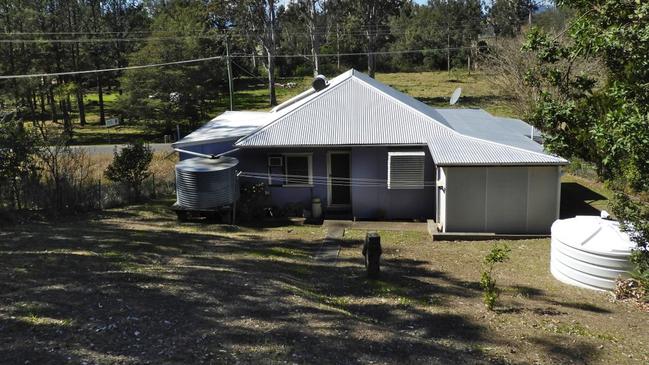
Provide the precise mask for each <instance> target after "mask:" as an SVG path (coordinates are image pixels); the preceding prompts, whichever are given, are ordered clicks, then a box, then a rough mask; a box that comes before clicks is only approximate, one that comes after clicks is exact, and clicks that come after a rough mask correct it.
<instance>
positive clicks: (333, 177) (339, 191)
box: [328, 152, 351, 207]
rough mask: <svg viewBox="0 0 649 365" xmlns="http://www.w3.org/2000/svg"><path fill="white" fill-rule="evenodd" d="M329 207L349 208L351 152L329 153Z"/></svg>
mask: <svg viewBox="0 0 649 365" xmlns="http://www.w3.org/2000/svg"><path fill="white" fill-rule="evenodd" d="M328 167H329V169H328V170H329V189H328V190H329V206H333V207H336V206H339V207H344V206H348V205H349V204H350V203H351V200H350V198H351V194H350V185H351V180H350V179H349V178H350V164H349V152H330V153H329V166H328Z"/></svg>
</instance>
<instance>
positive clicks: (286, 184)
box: [282, 152, 313, 188]
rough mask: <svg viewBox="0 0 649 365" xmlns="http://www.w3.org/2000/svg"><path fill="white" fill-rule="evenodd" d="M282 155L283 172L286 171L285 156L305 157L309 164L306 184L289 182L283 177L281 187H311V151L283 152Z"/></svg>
mask: <svg viewBox="0 0 649 365" xmlns="http://www.w3.org/2000/svg"><path fill="white" fill-rule="evenodd" d="M282 156H284V174H285V175H286V173H287V172H288V159H287V158H286V157H306V158H307V161H308V165H309V183H308V184H290V183H289V182H288V181H289V179H288V177H285V179H286V180H285V182H284V185H282V186H283V187H286V188H311V187H313V153H304V152H291V153H283V154H282Z"/></svg>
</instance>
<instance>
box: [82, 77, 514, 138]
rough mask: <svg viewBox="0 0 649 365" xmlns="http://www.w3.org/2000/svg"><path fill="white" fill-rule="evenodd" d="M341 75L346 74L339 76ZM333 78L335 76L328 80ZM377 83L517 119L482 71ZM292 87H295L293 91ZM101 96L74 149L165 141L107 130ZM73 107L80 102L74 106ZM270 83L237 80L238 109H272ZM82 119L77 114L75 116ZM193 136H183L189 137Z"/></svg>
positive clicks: (111, 100) (301, 82)
mask: <svg viewBox="0 0 649 365" xmlns="http://www.w3.org/2000/svg"><path fill="white" fill-rule="evenodd" d="M341 72H342V71H341ZM329 76H331V77H333V76H336V75H329ZM376 78H377V80H379V81H381V82H383V83H385V84H387V85H389V86H392V87H394V88H395V89H397V90H399V91H402V92H405V93H406V94H409V95H411V96H413V97H415V98H417V99H419V100H421V101H423V102H424V103H426V104H429V105H431V106H434V107H450V106H449V105H448V101H449V97H450V95H451V93H452V92H453V91H454V90H455V89H456V88H457V87H461V88H462V97H461V99H460V102H459V104H458V105H457V106H456V107H463V108H465V107H469V108H483V109H486V110H487V111H489V112H491V113H493V114H495V115H499V116H508V117H512V116H513V117H516V113H515V112H514V110H512V109H511V107H510V106H509V104H510V103H509V97H508V96H506V95H499V94H497V93H496V92H495V91H494V88H493V86H492V85H491V84H490V83H489V76H488V75H487V74H485V73H483V72H472V73H471V74H469V73H468V72H467V71H465V70H454V71H453V72H452V74H451V75H450V77H449V74H448V73H447V72H446V71H431V72H412V73H405V72H401V73H379V74H377V75H376ZM311 80H312V78H311V77H295V78H280V79H278V80H277V83H278V85H277V87H276V95H277V100H278V102H279V103H281V102H283V101H286V100H288V99H289V98H291V97H293V96H295V95H297V94H299V93H301V92H302V91H304V90H306V89H308V88H309V87H310V86H311V85H310V83H311ZM289 84H294V86H292V87H289ZM103 97H104V109H105V115H106V118H112V117H116V111H115V110H116V104H117V99H118V97H119V94H118V93H117V92H105V93H104V95H103ZM98 99H99V98H98V95H97V93H93V92H90V93H87V94H86V95H85V97H84V103H85V106H86V119H87V122H88V124H86V125H85V126H83V127H82V126H80V125H78V124H76V123H75V129H74V132H75V136H74V143H75V144H80V145H81V144H112V143H126V142H129V141H133V140H136V139H143V140H145V141H148V142H162V141H163V137H162V136H161V135H157V134H155V133H154V132H151V131H148V130H147V129H146V128H144V127H143V126H140V125H133V124H129V123H128V121H127V122H126V125H122V126H119V127H114V128H110V129H107V128H105V127H103V126H101V125H99V103H98ZM211 104H212V105H211V108H210V110H209V112H208V114H209V115H210V116H211V117H213V116H216V115H218V114H221V113H223V112H224V111H226V110H228V109H229V96H228V94H227V93H222V94H220V95H219V97H218V99H216V100H212V101H211ZM73 106H76V103H74V102H73ZM269 109H270V105H269V98H268V84H267V83H266V81H265V80H264V79H263V78H259V79H257V78H239V79H236V80H235V95H234V110H269ZM72 118H73V120H75V121H77V120H78V114H77V113H73V114H72ZM188 132H189V131H184V133H188Z"/></svg>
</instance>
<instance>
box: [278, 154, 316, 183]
mask: <svg viewBox="0 0 649 365" xmlns="http://www.w3.org/2000/svg"><path fill="white" fill-rule="evenodd" d="M284 159H285V160H284V171H285V174H286V183H285V185H287V186H311V185H312V184H313V174H312V166H311V154H310V153H309V154H306V153H301V154H298V153H296V154H285V155H284Z"/></svg>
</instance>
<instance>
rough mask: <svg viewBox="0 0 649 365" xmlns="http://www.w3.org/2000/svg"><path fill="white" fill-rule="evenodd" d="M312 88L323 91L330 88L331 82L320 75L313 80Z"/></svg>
mask: <svg viewBox="0 0 649 365" xmlns="http://www.w3.org/2000/svg"><path fill="white" fill-rule="evenodd" d="M311 86H313V89H314V90H315V91H321V90H322V89H324V88H326V87H327V86H329V82H327V78H326V77H324V75H318V76H316V77H315V78H314V79H313V82H312V83H311Z"/></svg>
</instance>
